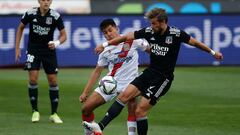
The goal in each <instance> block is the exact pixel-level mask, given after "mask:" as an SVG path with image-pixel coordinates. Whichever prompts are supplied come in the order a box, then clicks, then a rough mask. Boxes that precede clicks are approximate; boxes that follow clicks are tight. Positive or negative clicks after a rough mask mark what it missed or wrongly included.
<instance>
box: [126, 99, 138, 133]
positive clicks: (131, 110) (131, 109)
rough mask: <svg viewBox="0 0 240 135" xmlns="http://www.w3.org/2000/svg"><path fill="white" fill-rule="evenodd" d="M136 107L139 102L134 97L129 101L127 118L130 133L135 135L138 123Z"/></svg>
mask: <svg viewBox="0 0 240 135" xmlns="http://www.w3.org/2000/svg"><path fill="white" fill-rule="evenodd" d="M136 107H137V102H136V99H135V98H133V99H131V100H130V101H129V102H128V120H127V126H128V135H135V132H136V131H137V123H136V116H135V110H136Z"/></svg>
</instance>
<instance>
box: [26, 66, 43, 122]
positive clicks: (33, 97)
mask: <svg viewBox="0 0 240 135" xmlns="http://www.w3.org/2000/svg"><path fill="white" fill-rule="evenodd" d="M38 74H39V71H38V70H30V71H29V72H28V75H29V84H28V95H29V99H30V103H31V106H32V113H33V114H32V119H31V120H32V122H38V121H39V120H40V114H39V112H38Z"/></svg>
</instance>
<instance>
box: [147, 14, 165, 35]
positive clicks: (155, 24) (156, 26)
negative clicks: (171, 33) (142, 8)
mask: <svg viewBox="0 0 240 135" xmlns="http://www.w3.org/2000/svg"><path fill="white" fill-rule="evenodd" d="M150 23H151V27H152V29H153V31H154V32H162V30H163V29H164V27H165V26H166V25H167V24H166V23H165V21H162V22H159V21H158V19H157V17H155V18H153V19H150Z"/></svg>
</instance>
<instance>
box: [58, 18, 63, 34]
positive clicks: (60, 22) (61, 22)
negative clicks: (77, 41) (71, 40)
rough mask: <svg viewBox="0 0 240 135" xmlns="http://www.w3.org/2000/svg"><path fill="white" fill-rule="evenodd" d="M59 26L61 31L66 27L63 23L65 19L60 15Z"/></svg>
mask: <svg viewBox="0 0 240 135" xmlns="http://www.w3.org/2000/svg"><path fill="white" fill-rule="evenodd" d="M57 28H58V30H59V31H61V30H62V29H64V24H63V20H62V17H59V18H58V19H57Z"/></svg>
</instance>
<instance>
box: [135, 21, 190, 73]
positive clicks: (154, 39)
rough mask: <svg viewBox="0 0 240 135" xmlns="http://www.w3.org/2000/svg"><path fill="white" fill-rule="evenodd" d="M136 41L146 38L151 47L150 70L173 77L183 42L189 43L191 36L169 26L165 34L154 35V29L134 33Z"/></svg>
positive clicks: (144, 29)
mask: <svg viewBox="0 0 240 135" xmlns="http://www.w3.org/2000/svg"><path fill="white" fill-rule="evenodd" d="M134 36H135V38H136V39H138V38H145V39H146V40H147V41H148V42H149V44H150V47H151V54H150V66H149V68H150V69H151V70H153V71H156V72H158V73H160V74H164V75H167V76H169V75H173V72H174V68H175V65H176V61H177V57H178V53H179V49H180V44H181V42H184V43H188V41H189V40H190V35H188V34H187V33H186V32H184V31H182V30H180V29H178V28H175V27H170V26H168V27H167V29H166V31H165V33H164V34H163V35H160V33H154V31H153V30H152V28H150V27H148V28H143V29H141V30H139V31H135V32H134Z"/></svg>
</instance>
